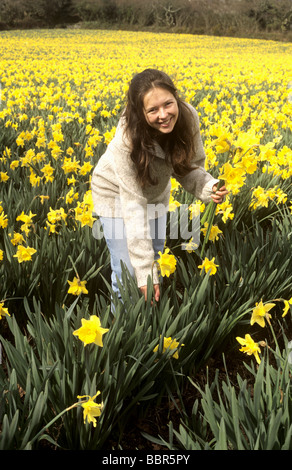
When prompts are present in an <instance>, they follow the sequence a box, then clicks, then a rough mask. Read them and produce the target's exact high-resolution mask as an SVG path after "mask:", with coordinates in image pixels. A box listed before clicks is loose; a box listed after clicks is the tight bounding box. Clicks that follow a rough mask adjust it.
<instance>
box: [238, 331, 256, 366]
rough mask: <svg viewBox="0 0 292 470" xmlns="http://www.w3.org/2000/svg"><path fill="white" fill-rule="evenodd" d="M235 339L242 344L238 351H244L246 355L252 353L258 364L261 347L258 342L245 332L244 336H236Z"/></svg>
mask: <svg viewBox="0 0 292 470" xmlns="http://www.w3.org/2000/svg"><path fill="white" fill-rule="evenodd" d="M236 339H237V341H238V342H239V343H240V344H241V345H242V348H241V349H240V351H242V352H244V353H246V354H247V355H248V356H251V355H254V357H255V359H256V361H257V363H258V364H260V362H261V360H260V357H259V353H260V352H261V349H260V347H259V344H258V343H256V342H255V341H254V340H253V339H252V337H251V336H250V335H249V334H246V335H245V337H244V338H240V337H239V336H237V338H236Z"/></svg>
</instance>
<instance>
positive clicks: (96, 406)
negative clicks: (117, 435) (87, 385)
mask: <svg viewBox="0 0 292 470" xmlns="http://www.w3.org/2000/svg"><path fill="white" fill-rule="evenodd" d="M100 393H101V392H99V391H98V392H96V394H95V395H94V396H93V397H91V396H90V395H78V397H77V398H79V399H82V398H88V400H87V401H85V402H82V405H81V406H82V408H83V419H84V423H86V420H87V422H88V423H89V424H90V423H92V424H93V426H94V427H96V418H98V417H99V416H100V415H101V412H102V409H103V403H95V401H94V400H95V398H96V397H97V396H98V395H100Z"/></svg>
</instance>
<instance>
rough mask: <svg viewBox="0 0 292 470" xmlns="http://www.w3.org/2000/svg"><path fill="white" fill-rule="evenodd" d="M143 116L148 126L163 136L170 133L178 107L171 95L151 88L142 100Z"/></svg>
mask: <svg viewBox="0 0 292 470" xmlns="http://www.w3.org/2000/svg"><path fill="white" fill-rule="evenodd" d="M143 105H144V116H145V119H146V121H147V123H148V124H149V126H151V127H153V129H156V130H158V131H160V132H162V133H163V134H169V133H170V132H172V130H173V128H174V126H175V123H176V121H177V118H178V113H179V110H178V105H177V101H176V99H175V97H174V96H173V94H172V93H170V92H169V91H168V90H166V89H164V88H152V89H151V90H150V91H148V92H147V93H146V95H145V96H144V100H143Z"/></svg>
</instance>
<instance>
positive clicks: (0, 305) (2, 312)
mask: <svg viewBox="0 0 292 470" xmlns="http://www.w3.org/2000/svg"><path fill="white" fill-rule="evenodd" d="M3 305H4V302H0V320H1V319H2V317H5V315H8V316H9V317H10V316H11V315H10V313H9V312H8V308H4V307H3Z"/></svg>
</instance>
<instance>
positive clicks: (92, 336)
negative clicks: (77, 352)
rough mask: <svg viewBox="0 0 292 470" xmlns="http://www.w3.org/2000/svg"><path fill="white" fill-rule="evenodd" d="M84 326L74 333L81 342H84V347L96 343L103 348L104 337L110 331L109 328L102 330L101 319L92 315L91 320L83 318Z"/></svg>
mask: <svg viewBox="0 0 292 470" xmlns="http://www.w3.org/2000/svg"><path fill="white" fill-rule="evenodd" d="M81 324H82V326H81V327H80V328H79V329H78V330H75V331H74V332H73V335H75V336H78V337H79V339H80V341H83V343H84V346H86V345H87V344H91V343H94V344H96V345H97V346H100V347H103V342H102V335H104V334H105V333H107V332H108V331H109V329H108V328H102V327H101V324H100V319H99V318H98V317H97V316H96V315H91V316H90V320H86V319H85V318H82V320H81Z"/></svg>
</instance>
